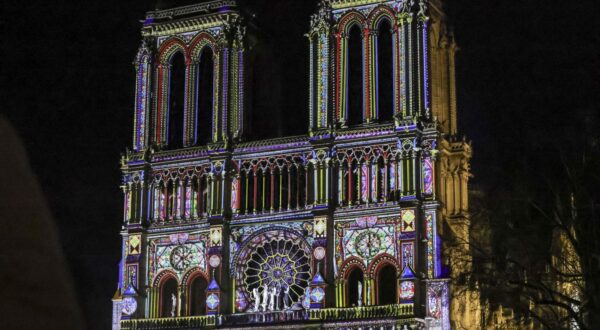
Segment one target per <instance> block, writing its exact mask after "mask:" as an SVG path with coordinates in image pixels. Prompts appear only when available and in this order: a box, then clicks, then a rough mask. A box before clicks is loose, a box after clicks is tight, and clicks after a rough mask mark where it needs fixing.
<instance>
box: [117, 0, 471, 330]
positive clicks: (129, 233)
mask: <svg viewBox="0 0 600 330" xmlns="http://www.w3.org/2000/svg"><path fill="white" fill-rule="evenodd" d="M309 23H310V25H309ZM307 30H308V31H307V37H308V38H307V45H306V47H310V58H307V59H306V62H307V64H308V63H310V65H307V68H308V67H309V68H310V72H309V77H310V78H309V86H306V87H307V88H309V90H310V99H309V101H308V102H307V105H306V111H309V114H310V115H309V118H310V119H309V122H308V123H306V126H307V134H306V135H303V136H292V137H282V138H277V139H270V140H261V141H250V142H249V141H248V140H249V139H248V138H247V136H246V135H245V128H247V120H246V119H247V114H246V113H245V103H246V102H245V100H246V95H245V75H244V72H245V68H247V66H248V65H249V64H248V63H246V62H245V57H246V56H247V54H246V51H247V50H246V46H245V43H246V28H245V25H244V20H243V17H242V15H241V14H240V12H239V10H238V7H237V4H236V2H235V1H234V0H216V1H210V2H202V3H199V4H197V5H190V6H185V7H178V8H171V9H166V10H156V11H151V12H149V13H148V14H147V16H146V20H145V22H144V23H143V27H142V31H141V32H142V42H141V46H140V48H139V51H138V54H137V56H136V59H135V68H136V98H135V111H134V113H135V118H134V128H133V147H132V150H131V151H128V152H127V154H126V155H125V156H124V157H123V158H122V161H121V168H122V173H123V185H122V190H123V194H124V202H123V208H124V212H123V218H124V219H123V220H124V223H123V228H122V231H121V236H122V242H123V243H122V244H123V248H122V261H121V263H120V267H119V269H120V272H119V290H118V291H117V293H116V294H115V296H114V298H113V329H161V328H169V329H196V328H236V327H242V328H243V327H246V326H261V327H273V328H282V327H288V328H359V327H360V328H382V329H383V328H385V329H394V328H396V329H450V328H451V327H454V324H458V323H456V322H459V323H460V324H462V325H464V324H470V323H468V322H470V321H469V320H468V319H469V318H471V319H477V317H473V315H468V314H469V310H467V309H465V306H466V305H468V304H469V300H470V299H466V298H464V297H462V298H461V296H458V295H454V294H453V292H457V291H459V290H456V288H455V285H454V284H453V283H452V282H451V281H450V279H451V278H452V275H453V273H454V272H455V271H457V270H456V269H455V267H452V262H451V261H452V258H453V256H454V255H456V254H457V253H460V251H455V249H452V248H450V247H449V245H448V244H446V243H445V241H446V240H448V239H458V240H460V239H463V240H464V239H467V237H468V224H469V215H468V201H467V181H468V178H469V160H470V157H471V149H470V146H469V144H467V143H465V142H464V141H463V140H462V139H458V138H457V134H458V132H457V110H456V96H455V80H454V76H455V74H454V53H455V51H456V45H455V44H454V41H453V39H452V37H451V36H450V35H449V33H448V32H447V31H446V27H445V16H444V13H443V11H442V4H441V0H387V1H386V0H322V1H321V2H320V4H319V7H318V10H317V12H316V13H315V14H314V15H313V16H312V17H311V18H310V20H309V18H308V17H307ZM463 252H464V251H463ZM465 267H468V265H467V266H465ZM473 324H474V323H473Z"/></svg>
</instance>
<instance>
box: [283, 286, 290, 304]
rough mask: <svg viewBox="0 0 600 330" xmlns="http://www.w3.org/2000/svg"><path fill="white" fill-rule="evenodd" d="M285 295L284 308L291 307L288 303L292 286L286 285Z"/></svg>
mask: <svg viewBox="0 0 600 330" xmlns="http://www.w3.org/2000/svg"><path fill="white" fill-rule="evenodd" d="M283 292H284V295H283V309H286V310H287V309H289V308H290V305H289V304H288V300H289V298H290V286H289V285H288V286H286V287H285V289H284V290H283Z"/></svg>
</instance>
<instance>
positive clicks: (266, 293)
mask: <svg viewBox="0 0 600 330" xmlns="http://www.w3.org/2000/svg"><path fill="white" fill-rule="evenodd" d="M268 302H269V288H268V287H267V285H266V284H265V285H263V291H262V302H261V303H260V307H262V310H263V312H266V311H267V303H268Z"/></svg>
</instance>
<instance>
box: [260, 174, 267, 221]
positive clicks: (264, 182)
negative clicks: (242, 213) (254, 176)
mask: <svg viewBox="0 0 600 330" xmlns="http://www.w3.org/2000/svg"><path fill="white" fill-rule="evenodd" d="M261 188H262V193H261V196H262V198H261V201H260V202H261V210H260V211H261V213H265V206H266V204H265V203H266V200H267V198H266V197H267V174H266V173H265V171H262V187H261Z"/></svg>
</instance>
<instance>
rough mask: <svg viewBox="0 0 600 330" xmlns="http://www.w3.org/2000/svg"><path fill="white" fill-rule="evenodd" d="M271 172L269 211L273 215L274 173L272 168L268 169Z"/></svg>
mask: <svg viewBox="0 0 600 330" xmlns="http://www.w3.org/2000/svg"><path fill="white" fill-rule="evenodd" d="M270 172H271V196H270V203H271V207H270V211H271V213H273V212H274V211H275V172H274V171H273V168H271V169H270Z"/></svg>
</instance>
